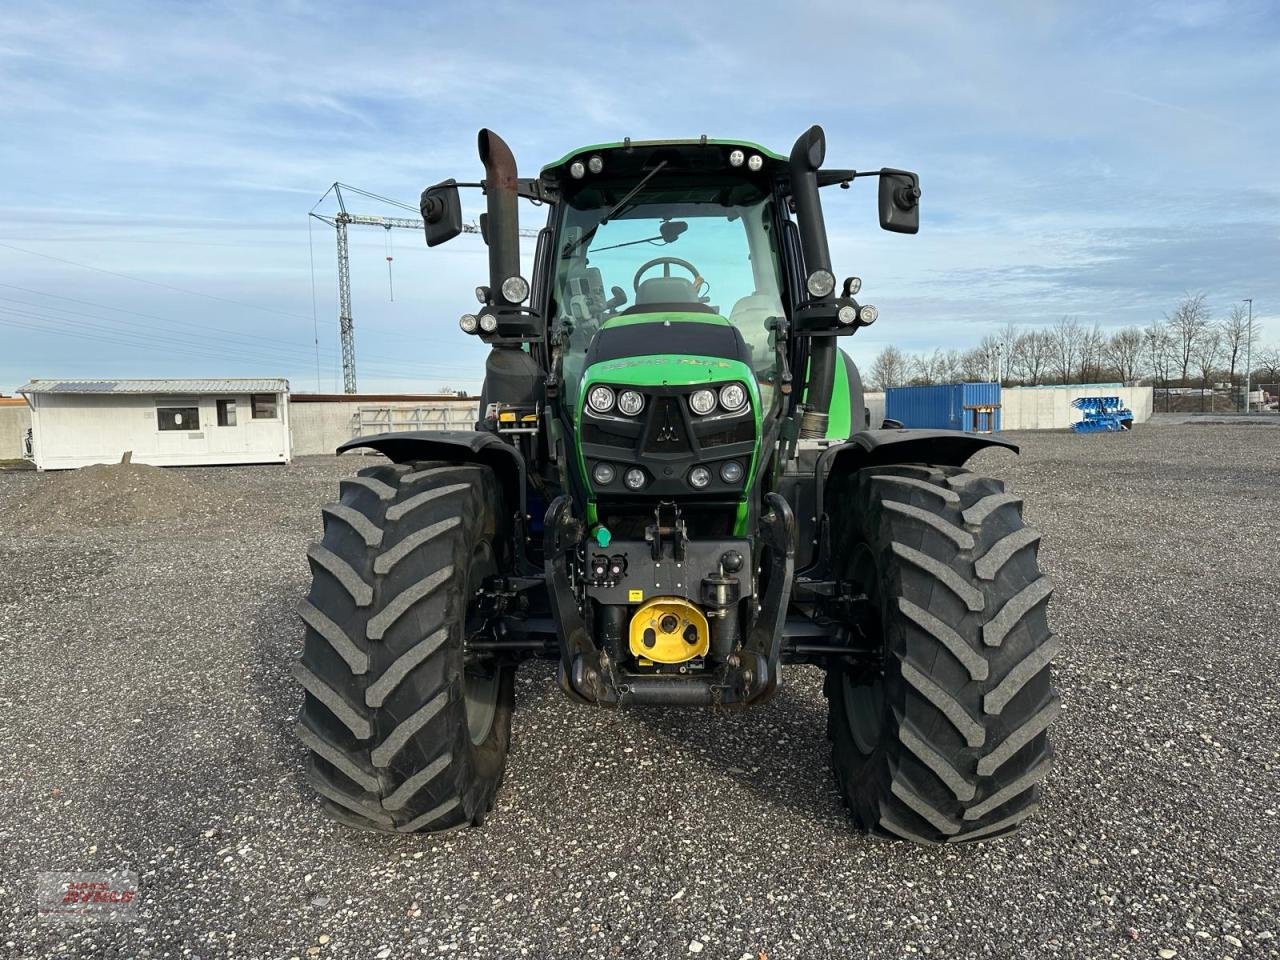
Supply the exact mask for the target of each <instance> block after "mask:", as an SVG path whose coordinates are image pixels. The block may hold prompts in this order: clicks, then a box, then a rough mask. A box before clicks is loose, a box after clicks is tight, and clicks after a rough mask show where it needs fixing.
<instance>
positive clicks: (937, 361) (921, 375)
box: [911, 348, 946, 387]
mask: <svg viewBox="0 0 1280 960" xmlns="http://www.w3.org/2000/svg"><path fill="white" fill-rule="evenodd" d="M945 378H946V357H945V355H944V354H943V352H942V350H941V348H937V349H935V350H934V351H933V353H922V354H920V355H919V356H916V357H912V359H911V382H912V383H913V384H915V385H917V386H921V387H929V386H933V384H935V383H942V382H943V380H944V379H945Z"/></svg>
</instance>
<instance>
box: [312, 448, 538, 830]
mask: <svg viewBox="0 0 1280 960" xmlns="http://www.w3.org/2000/svg"><path fill="white" fill-rule="evenodd" d="M500 499H501V494H500V492H499V490H498V484H497V481H496V479H495V477H494V475H493V472H492V471H491V470H490V469H489V468H488V467H483V466H475V465H455V464H446V463H436V462H419V463H413V464H389V465H384V466H378V467H372V468H369V469H366V470H361V471H360V473H359V474H358V475H357V476H355V477H352V478H350V479H348V480H344V481H342V484H341V498H340V500H339V502H337V503H334V504H330V505H328V506H326V507H325V508H324V511H323V512H324V538H323V540H322V541H321V542H320V543H319V544H317V545H315V546H313V547H312V548H311V549H310V550H309V551H308V552H307V557H308V560H309V561H310V564H311V570H312V575H313V579H312V584H311V591H310V593H309V594H308V595H307V598H306V599H305V600H304V601H303V602H302V603H301V604H300V606H299V613H300V615H301V617H302V620H303V622H304V623H305V625H306V639H305V641H304V645H303V653H302V659H301V660H300V661H299V662H298V663H296V664H295V665H294V676H295V677H296V678H297V680H298V682H299V683H300V684H301V685H302V687H303V689H304V690H305V691H306V694H305V697H304V700H303V705H302V711H301V714H300V716H299V719H298V724H297V727H296V728H295V730H296V733H297V736H298V739H299V740H301V741H302V743H303V744H304V745H305V746H306V747H307V748H308V749H309V750H310V751H311V757H310V762H309V764H308V770H307V776H308V779H309V780H310V781H311V783H312V785H313V786H314V787H315V789H316V791H317V793H319V794H320V796H321V797H322V798H323V805H324V808H325V810H326V812H327V813H328V814H329V815H330V816H332V817H333V818H334V819H337V820H340V821H342V822H343V823H346V824H349V825H352V826H356V827H360V828H361V829H367V830H382V831H393V832H399V833H410V832H415V831H430V832H434V831H441V830H450V829H455V828H458V827H463V826H468V825H472V824H479V823H481V822H482V821H483V819H484V817H485V815H486V814H487V813H488V812H489V811H490V810H491V809H492V808H493V804H494V797H495V795H496V793H497V790H498V786H499V785H500V783H501V782H502V775H503V770H504V767H505V764H506V756H507V748H508V744H509V741H510V731H511V709H512V701H513V691H514V685H513V668H512V667H510V666H508V665H502V664H499V663H497V662H495V661H492V660H489V661H486V660H484V659H480V658H477V657H475V656H472V655H469V654H468V653H467V650H466V643H467V638H468V637H469V636H476V635H482V634H483V633H484V627H485V623H484V608H483V606H482V605H481V600H480V598H478V597H477V596H476V594H477V591H478V590H479V589H480V587H481V586H482V584H483V582H484V580H485V578H486V577H488V576H489V575H491V574H494V573H497V572H498V569H499V565H500V562H501V560H502V556H501V546H502V545H501V539H500V536H499V524H498V516H497V504H499V502H500Z"/></svg>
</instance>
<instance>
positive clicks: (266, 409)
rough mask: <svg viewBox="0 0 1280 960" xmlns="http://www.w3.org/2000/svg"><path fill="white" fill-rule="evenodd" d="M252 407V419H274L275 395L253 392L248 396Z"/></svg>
mask: <svg viewBox="0 0 1280 960" xmlns="http://www.w3.org/2000/svg"><path fill="white" fill-rule="evenodd" d="M249 403H250V406H251V407H252V409H253V419H255V420H274V419H275V418H276V395H275V394H274V393H255V394H251V395H250V397H249Z"/></svg>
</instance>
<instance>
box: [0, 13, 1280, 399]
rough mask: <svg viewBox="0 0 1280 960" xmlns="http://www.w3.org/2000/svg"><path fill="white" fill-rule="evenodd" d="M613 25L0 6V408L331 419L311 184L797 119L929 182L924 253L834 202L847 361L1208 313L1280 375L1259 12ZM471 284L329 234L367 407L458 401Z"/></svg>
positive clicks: (381, 236) (1276, 211)
mask: <svg viewBox="0 0 1280 960" xmlns="http://www.w3.org/2000/svg"><path fill="white" fill-rule="evenodd" d="M612 6H613V5H609V4H588V5H585V6H584V5H582V4H570V3H564V2H563V0H543V2H541V3H536V4H521V3H500V4H488V3H479V2H472V3H457V4H455V3H449V2H440V0H433V2H431V3H420V2H419V3H405V4H402V3H395V2H386V3H379V4H376V5H375V4H370V5H368V6H367V7H366V6H364V5H361V4H353V3H350V2H347V3H336V4H329V3H315V4H312V3H262V4H240V3H221V2H205V3H194V2H193V3H172V4H166V3H155V4H149V3H144V4H132V3H124V2H112V3H109V4H102V3H77V2H73V0H64V2H60V3H57V4H48V5H44V4H24V3H21V2H12V0H11V2H7V3H6V4H5V7H4V10H5V13H4V16H3V18H0V129H2V130H3V134H0V182H2V183H3V188H2V189H0V392H5V393H8V392H11V391H12V390H14V389H15V388H16V387H18V386H20V385H21V384H22V383H24V382H25V381H26V380H28V379H30V378H32V377H122V376H134V377H149V376H150V377H169V376H172V377H185V376H286V377H288V378H289V379H290V381H291V383H292V385H293V388H294V389H295V390H302V391H316V390H319V391H320V392H332V391H336V390H340V389H341V373H340V368H339V353H338V325H337V268H336V256H335V247H334V235H333V231H332V229H331V228H329V227H328V226H326V225H325V224H323V223H319V222H316V221H314V220H311V219H309V217H308V215H307V214H308V211H310V210H311V209H312V207H313V205H314V204H315V203H316V201H317V200H318V199H319V198H320V197H321V196H322V194H324V192H325V190H326V189H327V187H328V186H329V184H331V183H332V182H334V181H335V180H336V181H342V182H343V183H348V184H353V185H355V186H357V187H360V188H362V189H364V190H367V191H370V192H372V193H376V194H379V195H382V196H386V197H391V198H394V199H397V200H400V201H403V202H407V203H409V204H410V205H415V204H416V199H417V197H418V195H419V193H420V192H421V190H422V188H423V187H424V186H426V185H427V184H430V183H434V182H437V181H439V180H443V179H445V178H447V177H457V178H458V179H460V180H473V179H479V177H480V176H481V172H480V166H479V161H478V160H477V159H476V155H475V134H476V131H477V129H479V128H480V127H483V126H487V127H491V128H493V129H494V130H496V131H498V132H499V133H500V134H501V135H502V136H503V138H504V139H506V140H507V142H508V143H509V144H510V145H511V147H512V149H513V150H514V152H515V155H516V159H517V162H518V164H519V166H520V169H521V172H522V173H524V174H526V175H528V174H532V173H534V172H536V170H537V169H538V168H539V167H540V166H542V164H544V163H546V162H548V161H551V160H554V159H556V158H558V157H560V156H561V155H563V154H564V153H566V152H567V151H569V150H570V149H573V148H575V147H578V146H582V145H585V144H591V143H599V142H603V141H611V140H620V139H621V138H623V137H626V136H630V137H632V138H635V139H655V138H674V137H691V136H694V137H696V136H698V135H700V134H703V133H706V134H708V135H710V136H712V137H720V138H726V139H734V138H741V139H746V140H752V141H756V142H760V143H763V144H765V145H767V146H769V147H771V148H772V149H774V150H776V151H778V152H781V153H786V152H788V151H789V149H790V145H791V143H792V142H793V141H794V140H795V138H796V137H797V136H798V135H799V134H800V133H801V132H802V131H803V130H804V129H806V128H807V127H808V126H809V125H810V124H812V123H820V124H822V125H823V127H824V128H825V130H826V133H827V144H828V147H827V162H828V164H829V165H832V166H839V167H855V168H859V169H870V168H878V167H881V166H892V167H901V168H906V169H910V170H915V171H917V172H918V173H919V175H920V178H921V189H922V198H921V204H922V206H921V229H920V233H919V234H918V235H916V236H903V235H898V234H891V233H886V232H883V231H881V230H879V228H878V226H877V223H876V207H875V187H874V181H871V180H864V181H861V182H859V183H858V184H855V186H854V187H853V189H851V190H849V191H840V190H827V191H824V201H825V207H826V210H825V212H826V220H827V226H828V230H829V232H830V234H831V245H832V252H833V259H834V261H835V265H836V272H837V274H838V275H841V276H843V275H848V274H856V275H858V276H860V277H861V278H862V279H863V293H862V295H861V297H860V299H861V300H862V302H864V303H866V302H870V303H874V304H876V306H877V307H878V308H879V310H880V320H879V322H878V323H876V325H875V326H873V327H871V328H868V329H865V330H862V331H859V333H858V334H857V335H856V336H855V337H853V338H851V339H849V340H846V341H844V343H845V345H846V348H847V349H848V350H849V351H850V353H852V354H853V356H854V358H855V360H857V361H858V362H859V363H860V364H869V363H870V361H871V359H872V358H873V357H874V355H875V354H876V353H877V352H879V350H880V349H882V348H883V347H884V346H886V345H887V344H891V343H892V344H896V345H898V346H899V347H902V348H903V349H906V350H912V351H923V350H932V349H933V348H934V347H942V348H951V347H960V348H965V347H969V346H972V345H974V344H976V343H977V341H978V340H979V339H980V338H981V337H982V336H983V335H984V334H986V333H989V332H992V331H994V330H995V329H996V328H998V327H1000V326H1002V325H1004V324H1005V323H1006V322H1008V321H1013V322H1015V323H1018V324H1022V325H1027V326H1035V325H1042V324H1049V323H1052V322H1053V321H1054V320H1056V319H1057V318H1059V317H1060V316H1063V315H1073V316H1075V317H1077V318H1078V319H1079V320H1080V321H1082V322H1084V323H1093V322H1095V321H1096V322H1098V323H1100V324H1102V326H1103V327H1104V328H1111V327H1119V326H1125V325H1129V324H1147V323H1150V322H1152V321H1153V320H1158V319H1159V318H1160V317H1161V316H1162V315H1163V314H1164V313H1165V312H1167V311H1170V310H1172V308H1173V307H1174V306H1175V304H1176V303H1177V301H1178V300H1179V299H1180V297H1181V296H1182V295H1183V294H1184V293H1186V292H1204V293H1205V294H1206V295H1207V297H1208V301H1209V304H1210V306H1211V308H1212V310H1213V312H1214V314H1215V315H1217V316H1221V315H1224V314H1225V313H1226V312H1227V310H1229V309H1230V307H1231V306H1232V305H1233V304H1235V303H1237V302H1239V301H1240V300H1241V299H1242V298H1244V297H1253V298H1254V309H1255V322H1256V323H1257V325H1258V326H1259V328H1260V334H1259V339H1260V342H1261V343H1262V344H1263V345H1275V346H1280V163H1278V162H1277V157H1280V69H1277V67H1278V66H1280V7H1277V6H1276V5H1275V4H1274V3H1266V2H1264V3H1257V4H1250V3H1244V2H1240V3H1218V2H1179V3H1153V4H1143V3H1136V2H1133V3H1129V2H1125V3H1115V2H1110V3H1093V2H1062V3H1056V2H1033V3H1021V2H1019V3H1012V2H1011V3H988V4H958V3H941V2H939V3H935V2H928V0H924V2H910V0H908V2H894V3H885V4H857V5H855V4H849V3H845V2H825V3H815V2H807V0H794V2H789V3H787V4H777V3H761V4H756V3H749V2H736V3H732V4H713V3H699V2H692V3H691V2H688V0H685V2H682V3H664V2H647V3H644V4H625V5H623V4H619V5H617V7H618V9H617V10H616V11H613V12H610V8H611V7H612ZM482 203H483V200H482V198H481V197H480V196H479V194H478V192H474V191H473V192H469V193H464V213H466V214H468V215H469V216H470V215H474V214H476V213H478V212H479V211H480V209H481V204H482ZM317 209H318V211H319V212H332V210H333V206H332V204H331V202H330V201H329V200H326V201H325V202H324V203H322V204H321V205H320V207H318V208H317ZM348 209H350V210H352V212H359V213H370V214H381V215H392V216H394V215H397V214H404V211H401V210H398V209H397V208H395V207H391V206H387V205H385V204H380V203H376V202H374V201H366V200H363V199H360V200H358V202H351V203H349V204H348ZM521 214H522V217H523V219H522V224H523V225H524V226H538V225H541V223H542V219H541V218H542V217H545V211H544V210H539V209H536V208H533V207H530V206H528V205H525V206H524V207H523V208H522V211H521ZM530 254H531V250H530V249H526V251H525V256H526V261H525V262H526V264H527V263H528V258H529V255H530ZM388 255H390V256H391V257H392V261H391V277H390V278H389V277H388V263H387V260H386V257H387V256H388ZM485 264H486V260H485V253H484V247H483V244H482V242H481V241H480V239H479V238H478V237H474V236H469V235H464V236H462V237H460V238H458V239H456V240H454V241H453V242H452V243H450V244H448V245H445V246H442V247H437V248H435V249H433V250H428V249H427V248H426V247H425V244H424V243H423V241H422V239H421V237H420V235H418V234H417V233H416V232H413V231H408V230H395V231H390V232H388V231H385V230H381V229H379V228H357V227H353V228H352V233H351V274H352V295H353V315H354V318H355V329H356V357H357V370H358V374H359V385H360V389H361V391H362V392H372V391H426V390H435V389H438V388H440V387H444V386H451V387H454V388H460V389H469V390H472V391H476V390H478V388H479V378H480V377H481V375H482V368H483V358H484V351H485V348H484V346H483V344H481V343H480V342H479V341H478V340H477V339H476V338H473V337H467V336H466V335H464V334H462V333H461V332H460V331H459V330H458V328H457V317H458V315H459V314H461V313H463V312H465V311H467V310H468V309H470V308H471V307H472V306H473V305H474V297H473V294H472V289H473V288H474V286H475V285H476V284H477V283H480V282H483V281H484V279H485V275H486V266H485ZM389 280H390V282H389ZM392 287H394V300H393V299H392Z"/></svg>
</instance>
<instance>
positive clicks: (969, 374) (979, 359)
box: [960, 347, 991, 383]
mask: <svg viewBox="0 0 1280 960" xmlns="http://www.w3.org/2000/svg"><path fill="white" fill-rule="evenodd" d="M989 376H991V363H990V360H989V358H988V357H987V355H986V353H985V352H984V351H982V350H981V349H979V348H977V347H974V348H973V349H972V350H966V351H965V352H964V354H963V355H962V356H961V358H960V379H962V380H964V381H966V382H968V383H975V382H977V381H981V380H985V379H987V377H989Z"/></svg>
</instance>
